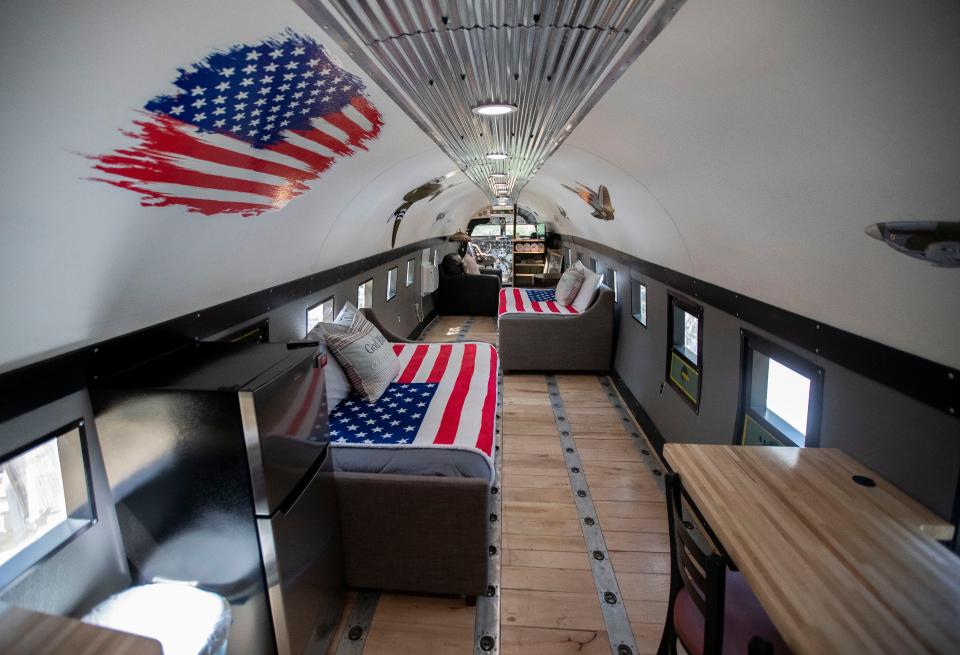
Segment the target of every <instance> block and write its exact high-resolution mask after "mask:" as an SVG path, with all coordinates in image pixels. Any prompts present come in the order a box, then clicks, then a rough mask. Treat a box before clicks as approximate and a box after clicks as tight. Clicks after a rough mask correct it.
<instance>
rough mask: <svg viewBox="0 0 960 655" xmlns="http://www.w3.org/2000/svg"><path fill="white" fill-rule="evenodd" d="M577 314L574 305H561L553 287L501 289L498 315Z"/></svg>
mask: <svg viewBox="0 0 960 655" xmlns="http://www.w3.org/2000/svg"><path fill="white" fill-rule="evenodd" d="M527 312H532V313H536V314H576V313H578V312H577V309H576V308H575V307H574V306H573V305H561V304H560V303H558V302H557V297H556V295H555V292H554V290H553V289H521V288H520V287H504V288H503V289H500V308H499V310H498V315H500V316H503V315H504V314H521V313H527Z"/></svg>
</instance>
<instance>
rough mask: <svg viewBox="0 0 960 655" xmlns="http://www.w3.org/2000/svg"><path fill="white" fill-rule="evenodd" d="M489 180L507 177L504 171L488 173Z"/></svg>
mask: <svg viewBox="0 0 960 655" xmlns="http://www.w3.org/2000/svg"><path fill="white" fill-rule="evenodd" d="M490 179H491V180H505V179H507V174H506V173H490Z"/></svg>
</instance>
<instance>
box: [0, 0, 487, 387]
mask: <svg viewBox="0 0 960 655" xmlns="http://www.w3.org/2000/svg"><path fill="white" fill-rule="evenodd" d="M287 28H293V29H294V30H295V31H297V32H298V33H300V34H304V35H308V36H311V37H313V38H314V39H316V40H317V41H319V42H320V43H322V44H324V45H325V46H326V47H327V48H328V52H329V53H330V54H332V55H333V56H334V57H336V58H338V59H339V60H340V62H342V64H343V66H344V68H346V69H347V70H348V71H350V72H352V73H354V74H357V75H360V76H361V78H363V80H364V82H365V84H366V88H367V93H368V97H369V99H370V101H371V102H372V103H373V105H374V106H376V107H377V108H378V109H379V111H380V112H381V114H382V115H383V121H384V125H383V128H382V131H381V134H380V136H379V138H377V139H375V140H373V141H371V142H369V143H368V148H369V150H368V151H363V150H360V151H358V152H357V153H356V154H354V155H353V156H351V157H346V158H340V159H339V160H338V161H337V163H335V164H334V165H333V167H332V168H330V169H329V170H328V171H326V172H325V173H324V174H323V175H322V176H321V177H320V178H319V179H317V180H314V181H313V182H311V183H310V186H311V190H310V191H308V192H306V193H304V194H303V195H301V196H300V197H298V198H295V199H294V200H292V201H291V202H290V203H289V204H287V205H286V206H285V207H284V208H283V209H281V210H277V211H270V212H266V213H264V214H261V215H259V216H256V217H249V218H244V217H241V216H238V215H230V214H219V215H214V216H203V215H201V214H196V213H190V212H188V211H186V210H185V209H184V208H181V207H177V206H173V207H143V206H141V204H140V196H139V195H138V194H137V193H134V192H131V191H128V190H125V189H119V188H116V187H114V186H111V185H108V184H104V183H102V182H96V181H92V180H90V179H88V178H90V177H94V176H96V175H97V171H95V170H94V169H93V168H92V162H91V161H90V160H88V159H86V158H85V157H84V156H83V155H99V154H104V153H109V152H111V151H113V150H115V149H117V148H124V147H131V146H132V145H134V142H133V140H132V139H131V138H130V137H128V136H125V135H123V134H121V132H120V130H126V129H130V128H131V127H132V122H133V121H134V120H135V119H138V118H142V117H143V114H142V113H140V112H142V108H143V106H144V104H145V103H146V102H147V101H149V100H150V99H151V98H153V97H154V96H156V95H159V94H161V93H172V92H174V91H175V90H176V89H175V87H173V86H172V82H173V81H174V80H175V79H176V77H177V68H178V67H181V66H187V65H189V64H191V63H193V62H196V61H199V60H201V59H202V58H203V57H205V56H207V55H208V54H209V53H211V52H212V51H214V50H215V49H221V48H228V47H230V46H231V45H233V44H242V43H249V44H255V43H257V42H260V41H262V40H263V39H265V38H267V37H270V36H273V35H276V34H278V33H280V32H282V31H283V30H285V29H287ZM0 85H2V86H0V98H2V100H0V103H2V104H0V106H2V117H3V125H4V129H3V130H0V153H2V159H0V198H2V201H0V278H2V282H0V307H3V311H4V315H5V316H7V317H10V318H11V319H12V320H10V321H5V323H4V325H5V327H4V334H3V335H2V339H0V369H9V368H13V367H15V366H16V365H19V364H23V363H26V362H28V361H31V360H34V359H39V358H42V357H43V356H45V355H48V354H52V353H54V352H58V351H62V350H66V349H70V348H72V347H75V346H78V345H81V344H84V343H90V342H95V341H99V340H101V339H105V338H108V337H112V336H115V335H119V334H122V333H126V332H130V331H132V330H135V329H139V328H142V327H146V326H149V325H152V324H155V323H158V322H161V321H163V320H166V319H170V318H173V317H176V316H179V315H182V314H184V313H187V312H190V311H192V310H196V309H200V308H203V307H207V306H210V305H213V304H216V303H220V302H224V301H227V300H230V299H232V298H236V297H238V296H241V295H244V294H247V293H251V292H254V291H257V290H260V289H263V288H266V287H269V286H270V285H272V284H276V283H281V282H286V281H289V280H292V279H295V278H297V277H300V276H303V275H306V274H308V273H311V272H315V271H318V270H323V269H326V268H329V267H331V266H335V265H337V264H341V263H344V262H348V261H352V260H356V259H358V258H361V257H364V256H367V255H370V254H374V253H377V252H382V251H384V250H388V249H389V248H390V230H391V224H390V223H388V219H389V217H390V215H391V214H392V212H393V210H394V209H396V207H397V206H399V205H400V204H401V202H402V197H403V195H404V193H406V192H407V191H408V190H410V189H412V188H414V187H416V186H419V185H420V184H422V183H424V182H426V181H427V180H429V179H431V178H434V177H437V176H440V175H443V174H445V173H447V172H449V171H451V170H455V168H456V167H455V166H454V165H453V164H452V163H451V161H450V160H449V159H448V158H447V157H446V156H445V155H443V154H442V153H441V152H440V150H439V149H438V148H437V147H436V146H435V144H434V143H433V142H432V141H430V140H429V139H428V138H427V137H426V136H425V135H424V134H423V133H422V132H421V131H420V130H419V129H418V128H417V127H416V126H415V125H414V124H413V123H412V122H411V121H410V120H409V119H408V118H407V117H406V115H405V114H403V112H402V111H400V110H399V109H398V108H397V107H396V106H395V105H394V104H393V103H392V102H391V101H390V100H389V99H388V98H387V97H386V95H385V94H383V93H382V92H381V91H380V90H379V89H378V88H377V87H375V86H374V85H373V84H372V83H371V82H370V80H369V79H367V78H366V77H365V76H364V75H363V73H362V71H359V70H357V68H356V66H355V65H354V64H353V62H352V61H350V60H349V58H347V57H346V56H345V55H344V54H343V53H342V52H341V51H340V50H339V49H338V48H337V47H336V45H335V44H333V43H332V42H330V41H329V40H327V39H326V38H325V37H324V36H323V34H322V31H321V30H320V28H319V27H317V26H316V25H315V24H314V23H313V22H312V21H311V20H310V19H309V18H308V17H307V16H306V15H305V14H304V13H303V12H302V11H301V10H300V9H299V8H298V7H296V5H295V4H294V3H293V2H289V1H286V0H231V2H229V3H225V2H218V1H216V0H189V1H188V0H171V1H168V2H163V3H146V2H126V1H124V0H108V1H104V2H81V3H63V2H53V1H50V0H47V1H35V0H29V1H28V0H16V1H15V2H12V3H6V4H5V5H4V9H3V14H2V21H0ZM458 177H459V178H460V180H461V181H462V180H463V176H462V175H459V176H458ZM454 181H457V180H456V179H452V180H451V182H454ZM472 188H473V187H472V185H470V184H469V183H464V184H462V185H460V186H459V187H457V188H455V189H451V190H450V191H449V192H447V195H446V196H445V195H441V196H440V197H438V198H437V199H435V200H433V201H430V202H428V201H422V202H421V203H418V204H417V205H415V206H414V207H413V208H412V209H411V211H410V212H409V213H408V214H407V216H406V218H405V219H404V222H403V224H402V227H401V229H400V232H399V234H398V240H397V245H403V244H406V243H411V242H414V241H417V240H419V239H422V238H425V237H427V236H430V235H432V234H440V233H447V232H452V231H454V229H456V227H455V226H454V225H453V223H454V222H455V217H456V212H455V211H451V210H453V209H455V208H456V207H460V206H461V205H462V204H463V203H461V202H460V201H463V200H466V201H467V202H466V203H465V204H467V205H469V206H470V208H471V210H472V209H474V208H475V207H476V205H477V203H478V201H482V196H481V195H480V193H479V191H476V190H475V188H473V193H472V194H471V192H470V190H471V189H472ZM471 195H473V196H475V197H474V198H472V199H470V197H471ZM445 210H446V211H448V212H451V213H450V214H448V216H449V217H450V221H448V222H441V223H435V222H434V217H435V216H436V215H437V213H439V212H441V211H445ZM465 213H469V211H466V210H465Z"/></svg>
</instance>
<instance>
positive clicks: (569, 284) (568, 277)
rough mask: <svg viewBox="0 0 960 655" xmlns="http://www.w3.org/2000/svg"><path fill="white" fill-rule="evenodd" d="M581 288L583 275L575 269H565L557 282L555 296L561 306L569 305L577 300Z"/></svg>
mask: <svg viewBox="0 0 960 655" xmlns="http://www.w3.org/2000/svg"><path fill="white" fill-rule="evenodd" d="M581 286H583V273H581V272H580V271H579V270H578V269H576V268H570V269H567V272H566V273H564V274H563V275H561V276H560V281H559V282H557V289H556V292H555V295H556V297H557V302H558V303H560V304H561V305H569V304H570V303H572V302H573V301H574V300H576V298H577V293H578V292H579V291H580V287H581Z"/></svg>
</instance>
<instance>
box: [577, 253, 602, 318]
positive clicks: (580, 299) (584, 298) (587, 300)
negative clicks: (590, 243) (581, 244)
mask: <svg viewBox="0 0 960 655" xmlns="http://www.w3.org/2000/svg"><path fill="white" fill-rule="evenodd" d="M577 267H578V268H579V269H580V272H581V273H583V284H581V285H580V291H578V292H577V297H576V298H575V299H574V301H573V302H572V303H570V304H571V305H573V308H574V309H576V310H577V311H578V312H583V311H586V309H587V308H588V307H589V306H590V304H591V303H592V302H593V299H594V298H596V297H597V289H599V288H600V283H601V282H602V281H603V277H601V276H600V275H598V274H597V273H594V272H593V271H591V270H590V269H588V268H587V267H586V266H584V265H583V262H577Z"/></svg>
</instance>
